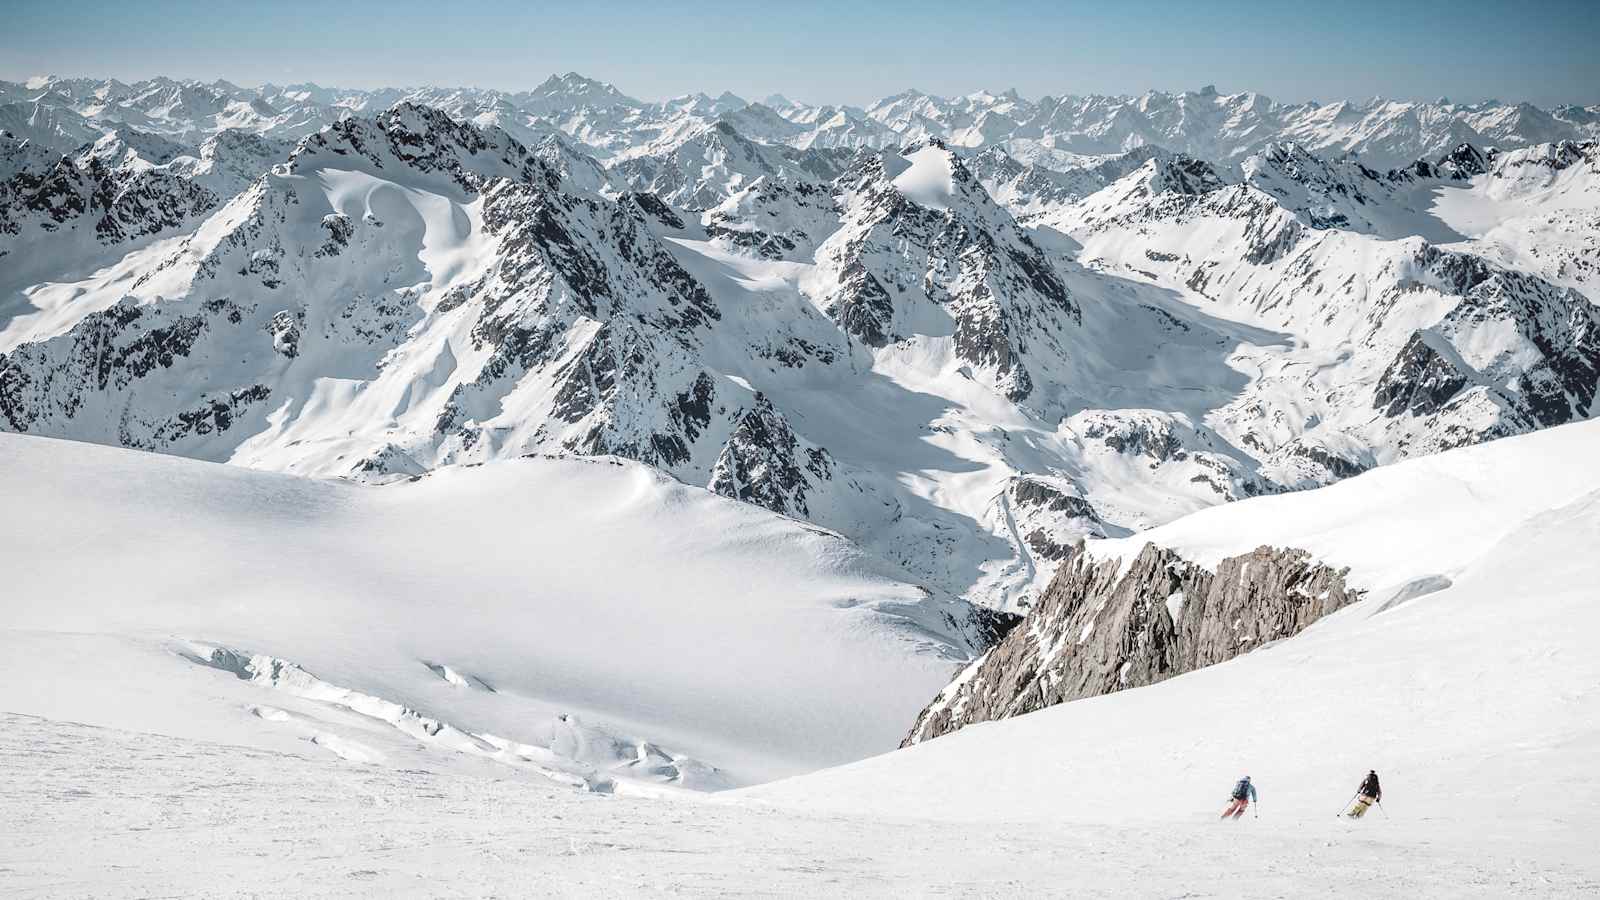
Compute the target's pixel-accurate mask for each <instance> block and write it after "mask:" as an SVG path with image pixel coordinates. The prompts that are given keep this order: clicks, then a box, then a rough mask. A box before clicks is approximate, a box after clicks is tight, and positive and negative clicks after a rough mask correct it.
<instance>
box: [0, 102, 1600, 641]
mask: <svg viewBox="0 0 1600 900" xmlns="http://www.w3.org/2000/svg"><path fill="white" fill-rule="evenodd" d="M1596 121H1597V118H1596V111H1595V110H1594V109H1578V108H1572V107H1567V108H1562V109H1558V110H1551V111H1542V110H1538V109H1535V108H1533V107H1530V106H1526V105H1518V106H1508V105H1504V104H1476V105H1471V106H1459V105H1455V104H1450V103H1446V102H1440V103H1436V104H1403V103H1388V102H1383V101H1373V102H1371V103H1368V104H1364V105H1358V104H1335V105H1330V106H1315V105H1310V104H1306V105H1298V106H1284V105H1279V104H1275V103H1273V102H1272V101H1270V100H1267V99H1266V98H1263V97H1260V96H1257V95H1253V94H1233V95H1222V94H1218V93H1217V92H1215V91H1213V90H1210V89H1207V90H1203V91H1200V92H1197V93H1185V94H1177V95H1168V94H1148V95H1145V96H1143V97H1139V98H1105V97H1097V98H1062V99H1056V98H1044V99H1041V100H1039V101H1037V102H1033V101H1026V100H1023V99H1022V98H1019V97H1017V96H1016V95H1015V94H1014V93H1005V94H986V93H985V94H975V95H971V96H968V97H963V98H957V99H953V100H952V99H942V98H936V97H931V96H928V95H924V94H920V93H915V92H908V93H906V94H901V95H898V96H896V97H891V98H888V99H886V100H884V101H882V102H880V103H877V104H874V105H873V106H872V107H870V108H867V109H854V108H849V107H810V106H805V105H802V104H795V103H791V102H789V101H787V100H784V99H783V98H781V97H770V98H767V99H766V100H765V101H763V102H762V103H757V104H751V103H747V102H745V101H744V100H742V99H740V98H738V97H734V96H732V95H728V94H724V95H722V96H720V97H714V98H713V97H710V96H706V95H693V96H689V97H683V98H677V99H675V100H670V101H665V102H662V103H644V102H641V101H637V100H634V99H632V98H629V97H627V96H625V95H623V94H621V93H620V92H619V91H617V90H616V89H615V88H613V87H611V86H610V85H606V84H603V83H601V82H596V81H592V80H590V79H586V78H583V77H581V76H578V75H572V74H569V75H565V76H559V77H554V78H552V79H550V80H549V81H547V82H546V83H545V84H543V85H541V86H540V87H538V88H537V89H535V90H533V91H528V92H520V93H506V92H497V91H481V90H446V89H423V90H400V89H385V90H376V91H342V90H333V89H325V88H320V87H317V86H315V85H294V86H288V87H277V86H264V87H262V88H259V89H244V88H239V87H236V86H234V85H230V84H227V83H226V82H215V83H212V84H199V83H194V82H179V81H172V80H169V79H152V80H150V81H145V82H139V83H137V84H122V83H120V82H115V81H93V80H88V79H60V78H48V79H35V80H31V81H29V82H27V83H25V84H14V83H0V123H3V127H4V128H5V130H6V131H7V132H8V134H7V135H6V136H4V137H0V165H3V166H4V167H5V168H4V170H0V429H5V430H9V431H18V432H28V433H33V434H42V435H50V436H58V437H68V438H74V439H79V440H87V441H93V442H98V443H105V444H115V445H122V446H128V447H137V448H142V449H147V450H154V451H161V452H166V453H172V454H178V455H183V456H189V457H195V458H200V459H208V460H214V461H225V462H231V463H235V464H239V465H244V466H250V467H254V468H260V469H271V470H279V471H288V472H295V473H300V474H308V475H316V476H330V477H346V478H353V479H359V480H367V481H395V480H401V479H406V478H411V477H415V476H418V475H423V474H425V473H428V472H431V471H435V470H438V469H441V468H444V467H448V466H452V465H456V464H470V463H476V462H482V461H486V460H493V459H500V458H507V457H517V456H523V455H527V454H535V453H537V454H556V455H580V456H594V455H608V454H609V455H615V456H619V457H625V458H628V459H632V460H636V461H639V462H642V463H645V464H648V465H650V466H654V467H656V468H657V469H659V470H661V471H664V472H666V473H669V474H670V475H671V476H673V477H674V478H677V479H678V480H680V481H682V482H684V483H687V484H690V485H694V486H697V487H702V488H705V489H708V490H710V491H713V492H715V493H718V494H722V495H725V496H728V497H733V498H736V499H740V500H743V501H746V502H748V503H751V504H755V505H757V506H760V507H763V508H765V509H767V510H770V511H772V512H774V513H777V514H781V515H784V516H789V517H793V518H795V519H800V520H805V521H809V522H812V523H815V524H816V525H819V526H822V527H824V528H826V529H830V530H832V531H835V532H837V533H839V534H841V535H844V536H845V537H847V538H849V539H850V540H851V541H853V542H855V543H856V544H857V545H858V546H859V547H860V548H862V549H863V550H864V551H866V552H867V553H868V554H870V555H872V556H874V557H876V558H877V559H879V560H881V561H882V562H884V563H885V564H886V565H887V566H888V567H889V568H890V569H892V570H893V571H894V572H895V573H896V577H899V578H903V579H904V580H905V581H907V582H909V583H913V584H915V585H917V586H919V587H920V588H922V589H923V590H925V591H926V592H927V593H928V595H929V597H930V598H932V601H931V602H932V603H934V604H935V606H936V608H938V609H940V610H954V612H941V613H940V614H939V616H937V617H935V618H936V621H937V623H938V624H937V625H936V626H930V627H929V632H930V633H931V634H936V635H937V637H938V640H940V641H942V642H945V645H946V646H949V647H952V648H957V649H956V652H966V651H970V650H973V649H974V648H977V647H981V646H983V645H984V643H985V641H986V640H987V638H988V636H990V635H991V634H992V632H993V631H994V630H995V629H996V628H997V627H998V626H997V624H996V622H997V620H996V619H994V618H993V617H992V616H991V615H990V614H989V613H987V612H984V611H981V610H978V609H976V608H975V607H976V606H988V607H995V608H1000V609H1004V610H1011V609H1020V608H1021V607H1023V606H1025V605H1026V604H1028V603H1029V602H1031V598H1033V597H1036V596H1037V594H1038V591H1039V589H1040V588H1041V587H1043V585H1044V584H1045V583H1047V582H1048V580H1049V579H1050V577H1051V574H1052V573H1053V572H1054V570H1055V567H1056V566H1057V564H1058V563H1059V561H1060V560H1061V559H1063V558H1066V557H1067V556H1068V555H1069V551H1070V549H1071V547H1072V545H1073V544H1074V542H1075V541H1076V540H1077V539H1078V538H1080V537H1083V536H1086V535H1089V536H1121V535H1126V534H1130V533H1132V532H1135V531H1140V530H1143V529H1145V528H1149V527H1151V526H1154V525H1158V524H1160V523H1163V522H1167V521H1170V520H1172V519H1174V518H1175V517H1177V516H1180V515H1182V514H1184V513H1187V512H1191V511H1194V510H1197V509H1200V508H1203V507H1207V506H1211V505H1215V504H1218V503H1223V502H1227V501H1230V500H1234V499H1238V498H1242V497H1247V496H1251V495H1256V494H1264V493H1274V492H1280V491H1288V490H1296V489H1300V488H1305V487H1312V486H1316V485H1321V484H1326V483H1329V482H1333V481H1337V480H1339V479H1342V478H1345V477H1348V476H1350V475H1352V474H1355V473H1359V472H1361V471H1364V470H1366V469H1369V468H1372V467H1375V466H1380V465H1384V464H1387V463H1390V462H1394V461H1397V460H1401V459H1406V458H1410V457H1415V456H1420V455H1424V454H1428V453H1432V452H1435V451H1438V450H1442V449H1447V448H1451V447H1456V446H1462V445H1467V444H1473V443H1476V442H1480V441H1483V440H1487V439H1491V438H1495V437H1500V436H1504V435H1510V434H1517V433H1522V432H1527V431H1533V430H1537V429H1540V428H1544V427H1547V426H1551V425H1556V424H1560V423H1563V422H1568V421H1572V420H1575V419H1582V418H1587V417H1590V416H1592V415H1593V414H1594V413H1595V411H1596V409H1595V396H1596V385H1597V381H1600V311H1597V308H1596V306H1595V300H1596V299H1597V298H1600V149H1597V148H1600V143H1597V141H1596V139H1595V137H1594V133H1595V130H1596V127H1597V126H1596Z"/></svg>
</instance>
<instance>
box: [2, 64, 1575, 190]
mask: <svg viewBox="0 0 1600 900" xmlns="http://www.w3.org/2000/svg"><path fill="white" fill-rule="evenodd" d="M400 101H414V102H419V103H424V104H428V105H434V106H439V107H441V108H444V109H447V110H448V111H449V112H450V113H451V115H453V116H455V117H457V118H459V119H462V120H464V121H472V122H475V123H477V124H485V125H491V124H492V125H498V126H500V127H504V128H506V129H507V130H508V131H511V132H512V133H513V134H515V135H517V136H518V137H519V139H522V140H523V141H524V142H525V143H529V144H533V143H537V141H538V139H540V138H542V137H544V136H547V135H549V134H552V133H560V134H563V135H565V136H566V137H568V138H570V139H572V140H575V141H579V142H581V143H582V144H583V146H584V147H586V148H587V151H586V152H590V153H592V154H594V155H596V156H599V157H601V158H604V159H617V160H625V159H628V158H631V157H634V156H639V155H648V154H653V153H659V152H662V151H664V150H670V149H671V148H672V147H675V146H677V145H678V144H679V143H681V142H682V141H684V140H685V139H687V138H688V137H689V136H690V135H692V134H693V133H695V132H697V131H700V130H703V129H704V128H705V127H707V126H709V125H713V124H716V123H719V122H726V123H729V124H732V125H733V126H734V127H736V128H738V129H739V130H740V132H741V133H744V134H747V135H748V136H749V137H751V138H754V139H756V140H759V141H763V142H766V143H771V144H784V145H788V146H790V147H793V148H797V149H826V148H844V147H891V146H899V145H903V144H906V143H909V142H912V141H918V140H923V139H926V138H930V137H937V138H941V139H944V140H947V141H949V142H951V143H952V144H953V145H958V146H962V147H969V148H978V147H987V146H1004V147H1006V148H1007V149H1008V150H1012V151H1015V152H1016V153H1018V154H1019V155H1021V156H1025V157H1026V158H1027V159H1028V160H1029V161H1046V162H1048V163H1049V167H1053V168H1054V167H1067V166H1070V165H1071V164H1072V161H1074V160H1079V159H1081V158H1082V157H1084V156H1093V155H1104V154H1109V153H1118V152H1122V151H1126V150H1129V149H1132V148H1134V147H1138V146H1145V145H1156V146H1162V147H1166V148H1167V149H1169V150H1174V151H1179V152H1187V153H1193V154H1196V155H1199V156H1204V157H1206V158H1211V159H1216V160H1219V161H1228V162H1232V161H1236V160H1238V159H1242V158H1243V157H1245V156H1248V155H1249V154H1251V153H1253V152H1256V151H1258V150H1259V149H1260V148H1261V147H1262V146H1263V145H1264V144H1265V143H1268V142H1271V141H1278V140H1293V141H1298V142H1300V143H1302V144H1304V145H1306V146H1307V147H1310V148H1312V149H1314V150H1317V151H1319V152H1329V153H1334V154H1339V153H1347V152H1355V153H1360V154H1362V155H1363V156H1364V157H1367V158H1368V159H1369V160H1371V161H1373V164H1374V165H1375V166H1377V167H1379V168H1388V167H1391V166H1399V165H1405V164H1408V163H1409V162H1411V161H1412V160H1414V159H1418V158H1423V157H1433V156H1437V155H1439V154H1440V153H1443V152H1445V151H1447V150H1448V149H1449V148H1450V147H1452V146H1455V145H1456V144H1459V143H1461V142H1462V141H1469V142H1472V143H1477V144H1480V145H1493V146H1499V147H1501V148H1514V147H1522V146H1528V145H1532V144H1537V143H1543V142H1547V141H1552V140H1562V139H1570V140H1581V139H1584V138H1589V137H1595V136H1596V135H1597V133H1600V119H1597V116H1596V108H1595V107H1578V106H1560V107H1556V108H1554V109H1548V110H1546V109H1541V108H1538V107H1535V106H1533V105H1531V104H1527V103H1503V102H1500V101H1497V100H1489V101H1484V102H1481V103H1468V104H1460V103H1452V102H1450V101H1449V100H1446V99H1440V100H1438V101H1434V102H1405V101H1391V100H1385V99H1382V98H1373V99H1371V100H1366V101H1359V102H1356V101H1346V102H1339V103H1331V104H1318V103H1279V102H1276V101H1274V100H1272V99H1270V98H1267V97H1264V96H1262V95H1260V94H1257V93H1254V92H1248V91H1246V92H1240V93H1232V94H1223V93H1219V92H1218V91H1216V89H1215V88H1213V87H1210V86H1208V87H1206V88H1204V89H1202V90H1199V91H1182V92H1163V91H1150V92H1147V93H1145V94H1142V95H1138V96H1106V95H1090V96H1074V95H1062V96H1043V97H1040V98H1038V99H1036V100H1033V99H1026V98H1023V97H1021V96H1020V95H1019V94H1017V93H1016V92H1015V91H1005V92H1001V93H991V92H988V91H979V92H976V93H973V94H968V95H966V96H963V97H938V96H934V95H931V94H926V93H923V92H920V91H915V90H912V91H906V92H903V93H901V94H897V95H894V96H891V97H886V98H884V99H882V100H879V101H877V102H876V103H873V104H870V105H869V106H867V107H864V108H863V107H855V106H849V105H837V104H827V103H823V104H809V103H796V102H794V101H791V100H788V99H787V98H783V97H777V96H774V97H769V98H766V100H765V101H763V102H754V103H752V102H749V101H746V100H745V99H743V98H740V97H737V96H734V95H732V94H729V93H723V94H722V95H720V96H718V97H711V96H708V95H706V94H703V93H699V94H690V95H686V96H683V97H677V98H672V99H669V100H664V101H659V102H645V101H642V100H637V99H635V98H632V97H628V96H626V95H624V94H623V93H622V92H620V91H618V90H617V89H616V88H615V87H613V86H612V85H609V84H606V83H604V82H600V81H596V80H594V79H591V78H586V77H584V76H582V75H579V74H577V73H573V72H569V73H566V74H565V75H556V76H551V78H550V79H548V80H547V81H545V82H544V83H543V84H541V85H539V86H538V87H536V88H534V89H533V90H529V91H502V90H492V89H481V88H450V87H432V86H424V87H406V88H380V89H376V90H349V89H342V88H324V87H320V86H317V85H312V84H302V85H291V86H279V85H274V84H263V85H260V86H259V87H255V88H245V87H240V86H238V85H234V84H231V83H228V82H225V81H215V82H211V83H202V82H199V81H175V80H173V79H168V78H153V79H147V80H145V81H140V82H135V83H133V84H124V83H122V82H119V81H116V80H114V79H112V80H96V79H88V78H60V77H54V76H50V77H42V78H36V79H30V80H29V81H27V82H24V83H15V82H0V129H6V130H9V131H10V132H11V133H12V134H14V135H15V136H16V137H17V138H18V139H19V140H29V141H32V142H35V143H39V144H48V145H51V146H59V147H60V149H62V150H68V149H71V148H72V147H76V146H78V145H79V144H82V143H84V142H86V141H88V140H91V139H93V137H95V136H96V135H97V134H98V133H99V131H101V130H106V129H109V128H111V127H114V126H116V125H127V126H130V127H133V128H136V129H140V130H142V131H149V132H152V133H158V134H162V135H165V136H167V137H170V138H173V139H176V140H180V141H184V142H187V143H191V144H198V143H200V141H201V140H203V139H204V137H205V136H207V135H209V134H213V133H215V132H217V131H220V130H222V129H224V128H238V129H243V130H247V131H252V132H256V133H260V134H266V135H270V136H273V137H279V138H287V139H295V138H299V137H301V136H304V135H305V134H309V133H312V132H315V131H316V130H317V129H318V128H320V127H323V126H325V125H327V124H329V123H331V122H334V121H337V120H338V119H339V118H340V117H341V116H345V115H350V114H367V115H370V114H371V113H372V112H374V111H376V110H378V109H382V108H385V107H388V106H392V105H393V104H395V103H396V102H400Z"/></svg>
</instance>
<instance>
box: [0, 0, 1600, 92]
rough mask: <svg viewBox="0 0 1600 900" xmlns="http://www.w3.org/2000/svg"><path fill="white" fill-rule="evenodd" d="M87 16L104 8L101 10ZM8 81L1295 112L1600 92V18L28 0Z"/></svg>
mask: <svg viewBox="0 0 1600 900" xmlns="http://www.w3.org/2000/svg"><path fill="white" fill-rule="evenodd" d="M86 8H87V10H88V11H87V12H85V9H86ZM7 17H8V19H9V20H10V22H11V24H12V26H13V27H11V28H10V29H8V30H7V31H6V32H5V33H4V34H0V78H5V79H7V80H14V81H21V80H25V79H26V78H28V77H31V76H36V75H43V74H56V75H63V76H79V75H81V76H84V77H96V78H101V77H103V78H117V79H119V80H122V81H137V80H141V79H143V78H148V77H153V76H157V75H167V76H171V77H175V78H183V79H196V80H201V81H206V82H210V81H214V80H216V79H219V78H221V79H224V80H227V81H231V82H233V83H235V84H239V85H241V86H255V85H260V84H263V83H269V82H270V83H274V84H280V85H281V84H294V83H304V82H311V83H315V84H318V85H321V86H325V87H340V88H351V89H372V88H376V87H408V86H422V85H434V86H446V87H478V88H486V89H495V90H505V91H517V90H529V89H532V88H534V87H536V86H537V85H538V84H539V83H540V82H542V81H544V80H545V78H547V77H548V76H549V74H550V73H552V72H568V71H575V72H579V73H581V74H583V75H585V76H587V77H590V78H595V79H597V80H601V81H606V82H609V83H611V84H614V85H615V86H616V87H617V88H618V89H619V90H621V91H622V92H623V93H625V94H627V95H629V96H632V97H635V98H638V99H641V100H645V101H655V100H662V99H666V98H669V97H675V96H682V95H684V94H690V93H696V92H704V93H707V94H711V95H716V94H719V93H721V92H723V91H731V92H732V93H734V94H736V95H738V96H740V97H743V98H745V99H747V100H759V99H761V98H763V97H765V96H767V95H769V94H772V93H780V94H783V95H784V96H786V97H789V98H790V99H792V100H798V101H803V102H808V103H840V104H854V105H863V104H866V103H870V102H871V101H873V100H876V99H879V98H882V97H885V96H889V95H892V94H896V93H899V92H901V91H904V90H907V89H913V88H914V89H917V90H921V91H925V92H927V93H930V94H935V95H939V96H961V95H965V94H970V93H975V92H977V91H980V90H989V91H993V92H999V91H1002V90H1006V89H1011V88H1014V89H1016V90H1017V91H1018V92H1019V93H1020V94H1022V95H1023V96H1025V97H1029V98H1038V97H1041V96H1044V95H1047V94H1048V95H1053V96H1062V95H1080V96H1081V95H1092V94H1102V95H1116V96H1137V95H1140V94H1143V93H1145V92H1146V91H1148V90H1161V91H1168V92H1180V91H1184V90H1189V91H1194V90H1199V89H1200V88H1202V87H1203V86H1205V85H1208V84H1214V85H1216V86H1217V88H1218V90H1219V91H1220V92H1222V93H1239V92H1244V91H1254V92H1257V93H1260V94H1264V95H1266V96H1268V97H1271V98H1272V99H1274V100H1276V101H1279V102H1282V103H1299V102H1305V101H1313V100H1314V101H1317V102H1332V101H1338V100H1360V99H1366V98H1369V97H1373V96H1383V97H1385V98H1390V99H1399V100H1418V101H1431V100H1435V99H1437V98H1439V97H1440V96H1446V97H1449V98H1450V99H1451V100H1453V101H1455V102H1459V103H1472V102H1479V101H1481V100H1484V99H1491V98H1492V99H1499V100H1503V101H1508V102H1521V101H1527V102H1531V103H1534V104H1537V105H1539V106H1544V107H1551V106H1560V105H1565V104H1578V105H1591V104H1595V103H1600V54H1596V53H1594V52H1593V48H1594V46H1596V44H1597V43H1600V12H1597V11H1596V4H1592V3H1583V2H1568V0H1549V2H1536V3H1525V4H1520V5H1518V6H1515V7H1511V6H1505V5H1502V4H1495V3H1489V2H1461V3H1424V4H1421V5H1420V6H1417V7H1414V8H1411V9H1408V12H1407V14H1406V15H1404V16H1395V15H1393V14H1392V12H1391V8H1390V7H1389V6H1388V5H1387V4H1382V3H1376V2H1370V0H1361V2H1357V3H1351V4H1341V5H1337V8H1323V9H1316V10H1295V9H1284V8H1282V7H1281V6H1280V5H1277V4H1266V3H1257V2H1247V0H1230V2H1224V3H1220V4H1212V5H1209V6H1207V7H1206V8H1204V9H1200V8H1196V6H1195V5H1193V4H1182V3H1169V2H1160V3H1155V4H1152V5H1149V6H1145V7H1142V8H1138V9H1135V8H1131V7H1111V8H1107V7H1104V6H1101V5H1098V4H1087V3H1067V4H1045V3H1037V2H1000V3H990V4H982V5H978V4H961V3H955V2H949V0H930V2H926V3H921V4H909V3H904V2H898V0H897V2H892V3H887V4H877V5H866V4H846V3H843V2H838V0H827V2H821V3H814V4H808V5H804V6H800V7H788V6H782V7H780V6H777V5H773V4H766V5H758V7H757V9H756V11H754V12H752V10H751V8H750V6H749V5H738V4H731V3H724V2H714V3H699V4H692V5H690V4H681V3H678V4H674V3H666V2H660V3H648V4H647V3H639V2H633V0H628V2H622V3H613V4H610V5H608V6H607V8H606V9H605V10H604V11H595V10H592V9H589V8H585V7H582V6H580V5H577V4H570V3H567V4H531V5H522V4H515V3H512V2H509V0H478V2H473V3H468V4H461V5H458V7H456V8H455V9H453V10H452V12H451V14H450V15H448V16H441V15H440V14H439V12H438V11H437V10H436V9H434V8H433V7H430V6H427V5H425V4H420V3H415V2H410V0H407V2H400V3H390V4H381V5H380V4H373V3H359V2H358V3H350V4H345V5H341V6H338V7H329V6H326V5H317V4H311V3H308V2H305V0H292V2H288V3H283V4H278V5H276V6H274V7H273V8H272V9H271V10H268V11H263V12H260V13H253V14H241V13H240V12H239V11H238V8H237V7H231V6H219V5H217V4H214V3H201V2H197V0H163V2H156V3H147V4H139V5H124V4H86V5H84V4H80V5H74V6H64V5H60V4H46V3H41V2H37V0H20V2H16V3H13V4H12V9H11V10H10V11H9V12H8V14H7Z"/></svg>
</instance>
